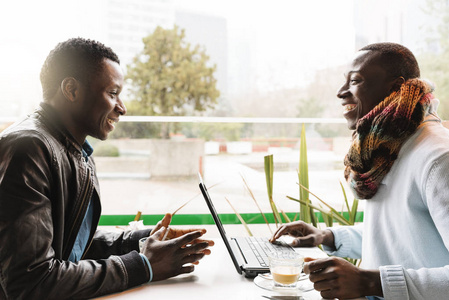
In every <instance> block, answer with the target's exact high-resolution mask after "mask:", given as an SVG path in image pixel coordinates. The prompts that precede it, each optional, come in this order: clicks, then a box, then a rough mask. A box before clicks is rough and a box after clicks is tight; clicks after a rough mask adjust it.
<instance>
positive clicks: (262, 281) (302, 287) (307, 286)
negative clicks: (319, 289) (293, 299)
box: [254, 276, 313, 295]
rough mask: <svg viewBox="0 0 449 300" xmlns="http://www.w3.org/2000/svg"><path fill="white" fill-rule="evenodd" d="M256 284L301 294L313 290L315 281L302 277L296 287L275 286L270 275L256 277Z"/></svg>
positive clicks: (278, 290) (274, 289) (273, 289)
mask: <svg viewBox="0 0 449 300" xmlns="http://www.w3.org/2000/svg"><path fill="white" fill-rule="evenodd" d="M254 284H255V285H257V286H258V287H260V288H263V289H264V290H268V291H275V292H282V293H283V292H285V293H288V294H295V295H301V293H302V292H307V291H310V290H313V283H312V282H310V281H309V280H308V279H303V280H301V279H300V281H299V282H298V284H297V285H296V287H294V288H283V287H277V286H275V285H274V282H273V280H272V279H269V277H266V276H257V277H255V278H254Z"/></svg>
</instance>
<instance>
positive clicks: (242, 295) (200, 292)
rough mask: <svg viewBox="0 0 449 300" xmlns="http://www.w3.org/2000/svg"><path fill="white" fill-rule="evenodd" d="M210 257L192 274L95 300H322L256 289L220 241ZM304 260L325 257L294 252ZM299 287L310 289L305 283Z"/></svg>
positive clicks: (312, 252)
mask: <svg viewBox="0 0 449 300" xmlns="http://www.w3.org/2000/svg"><path fill="white" fill-rule="evenodd" d="M211 250H212V254H211V255H209V256H206V257H204V258H203V259H202V260H201V261H200V264H199V265H197V266H195V271H194V272H193V273H190V274H183V275H180V276H177V277H174V278H170V279H167V280H163V281H157V282H151V283H149V284H145V285H142V286H140V287H137V288H134V289H131V290H128V291H125V292H122V293H117V294H113V295H109V296H105V297H101V298H97V299H127V300H132V299H139V300H141V299H212V298H213V299H247V300H252V299H266V298H264V297H262V296H286V295H301V296H303V297H304V299H305V300H315V299H317V300H318V299H322V298H321V296H320V294H319V293H318V292H317V291H315V290H311V291H308V292H301V291H297V292H291V291H289V292H283V291H269V290H265V289H262V288H260V287H258V286H257V285H256V284H255V283H254V282H253V281H254V279H251V278H245V276H243V275H240V274H238V273H237V271H236V269H235V268H234V265H233V263H232V260H231V257H230V256H229V253H228V252H227V250H226V248H225V246H224V243H223V241H222V240H221V239H216V240H215V246H213V247H212V248H211ZM295 250H296V251H297V252H299V253H301V254H302V255H304V256H309V257H326V255H325V254H324V253H323V252H322V251H321V250H320V249H318V248H295ZM301 283H302V284H306V285H310V286H311V283H310V281H309V280H308V279H307V280H305V281H301Z"/></svg>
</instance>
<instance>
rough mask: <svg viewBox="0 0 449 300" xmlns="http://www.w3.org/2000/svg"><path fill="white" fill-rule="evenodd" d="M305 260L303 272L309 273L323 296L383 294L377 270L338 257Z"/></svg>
mask: <svg viewBox="0 0 449 300" xmlns="http://www.w3.org/2000/svg"><path fill="white" fill-rule="evenodd" d="M305 261H306V263H305V264H304V273H306V274H309V279H310V281H312V282H313V283H314V285H313V286H314V288H315V290H317V291H319V292H320V293H321V297H323V298H326V299H334V298H338V299H352V298H357V297H364V296H383V292H382V285H381V282H380V272H379V270H364V269H360V268H358V267H356V266H354V265H353V264H351V263H350V262H348V261H346V260H344V259H342V258H338V257H329V258H322V259H317V260H313V259H311V258H306V259H305Z"/></svg>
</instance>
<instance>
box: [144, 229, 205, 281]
mask: <svg viewBox="0 0 449 300" xmlns="http://www.w3.org/2000/svg"><path fill="white" fill-rule="evenodd" d="M165 230H166V228H165V227H161V228H160V229H159V230H158V231H156V232H155V233H154V234H153V235H151V236H149V237H148V239H147V240H146V241H145V244H144V246H143V248H142V254H144V255H145V256H146V257H147V258H148V260H149V261H150V264H151V268H152V270H153V281H157V280H163V279H167V278H170V277H173V276H177V275H179V274H184V273H191V272H193V270H194V266H193V265H191V264H193V263H196V262H198V261H199V260H200V259H201V258H203V256H204V255H205V254H209V253H210V250H209V249H207V247H208V246H209V243H208V242H207V241H204V242H197V241H195V240H197V239H198V238H199V237H201V236H202V235H203V234H204V233H205V232H206V230H204V229H203V230H198V231H193V232H189V233H187V234H185V235H182V236H180V237H177V238H174V239H171V240H167V241H160V239H161V238H162V236H163V234H164V232H165ZM186 264H187V265H186Z"/></svg>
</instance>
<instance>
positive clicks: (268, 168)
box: [264, 154, 282, 226]
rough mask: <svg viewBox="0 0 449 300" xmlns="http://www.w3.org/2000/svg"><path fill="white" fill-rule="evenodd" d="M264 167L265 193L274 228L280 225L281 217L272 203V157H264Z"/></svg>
mask: <svg viewBox="0 0 449 300" xmlns="http://www.w3.org/2000/svg"><path fill="white" fill-rule="evenodd" d="M264 167H265V178H266V181H267V193H268V201H269V202H270V207H271V210H272V211H273V216H274V222H275V223H276V226H278V224H281V223H282V219H281V216H280V215H279V211H278V209H277V207H276V204H275V203H274V201H273V173H274V163H273V155H272V154H270V155H266V156H265V157H264Z"/></svg>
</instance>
